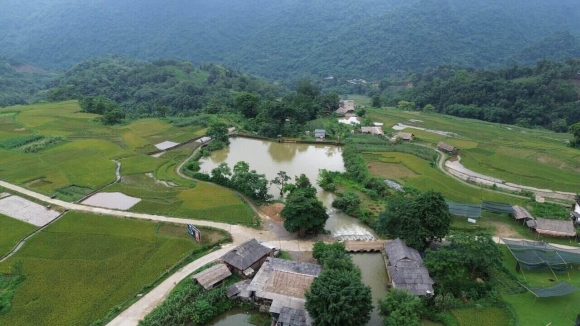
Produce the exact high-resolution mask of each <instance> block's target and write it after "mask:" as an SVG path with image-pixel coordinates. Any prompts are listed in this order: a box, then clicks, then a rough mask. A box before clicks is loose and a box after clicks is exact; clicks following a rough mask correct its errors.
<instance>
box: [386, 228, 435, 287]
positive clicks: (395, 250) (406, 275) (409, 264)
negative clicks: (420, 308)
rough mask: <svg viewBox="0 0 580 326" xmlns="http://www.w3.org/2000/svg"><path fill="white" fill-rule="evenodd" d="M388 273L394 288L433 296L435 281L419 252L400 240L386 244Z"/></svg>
mask: <svg viewBox="0 0 580 326" xmlns="http://www.w3.org/2000/svg"><path fill="white" fill-rule="evenodd" d="M385 252H386V253H387V257H388V264H387V272H388V274H389V278H390V280H391V284H392V286H393V287H394V288H398V289H407V290H408V291H409V292H410V293H413V294H415V295H432V294H433V284H435V282H433V279H431V277H430V276H429V271H428V270H427V268H426V267H425V266H423V259H422V258H421V255H420V254H419V252H418V251H417V250H415V249H413V248H410V247H408V246H407V245H406V244H405V242H404V241H403V240H401V239H399V238H397V239H395V240H393V241H391V242H387V243H385Z"/></svg>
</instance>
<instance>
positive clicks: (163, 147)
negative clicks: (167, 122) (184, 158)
mask: <svg viewBox="0 0 580 326" xmlns="http://www.w3.org/2000/svg"><path fill="white" fill-rule="evenodd" d="M177 145H179V143H175V142H172V141H168V140H167V141H164V142H162V143H159V144H157V145H155V147H157V149H160V150H162V151H163V150H166V149H168V148H171V147H173V146H177Z"/></svg>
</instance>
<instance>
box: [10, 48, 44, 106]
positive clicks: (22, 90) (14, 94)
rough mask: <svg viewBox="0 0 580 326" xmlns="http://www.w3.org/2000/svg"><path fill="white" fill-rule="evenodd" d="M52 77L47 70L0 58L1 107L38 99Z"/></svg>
mask: <svg viewBox="0 0 580 326" xmlns="http://www.w3.org/2000/svg"><path fill="white" fill-rule="evenodd" d="M51 78H52V75H51V74H49V73H48V72H46V71H42V70H40V69H37V68H34V67H32V66H28V65H25V64H22V63H19V62H14V61H9V60H6V59H3V58H0V107H3V106H9V105H16V104H28V103H32V102H34V101H36V100H38V99H39V98H41V97H42V95H40V94H39V92H41V91H42V90H43V89H44V88H45V83H46V82H47V81H49V80H50V79H51Z"/></svg>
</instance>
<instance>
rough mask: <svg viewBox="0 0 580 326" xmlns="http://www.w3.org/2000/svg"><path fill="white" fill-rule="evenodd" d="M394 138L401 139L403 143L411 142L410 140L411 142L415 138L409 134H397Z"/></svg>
mask: <svg viewBox="0 0 580 326" xmlns="http://www.w3.org/2000/svg"><path fill="white" fill-rule="evenodd" d="M395 137H396V138H400V139H402V140H404V141H411V140H413V139H414V138H415V135H413V134H412V133H410V132H398V133H397V134H396V135H395Z"/></svg>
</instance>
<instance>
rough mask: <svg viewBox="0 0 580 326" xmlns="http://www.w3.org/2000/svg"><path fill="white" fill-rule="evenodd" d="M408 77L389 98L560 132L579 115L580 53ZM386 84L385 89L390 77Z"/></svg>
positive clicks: (414, 106) (421, 107)
mask: <svg viewBox="0 0 580 326" xmlns="http://www.w3.org/2000/svg"><path fill="white" fill-rule="evenodd" d="M404 83H405V84H407V85H409V87H407V88H406V90H405V91H403V92H401V93H398V94H395V95H393V96H389V97H388V100H387V104H390V105H397V104H400V105H401V106H407V108H408V106H409V104H410V106H411V107H410V108H411V109H417V110H432V111H437V112H439V113H444V114H450V115H454V116H459V117H465V118H474V119H480V120H485V121H491V122H500V123H507V124H518V125H521V126H524V127H533V126H541V127H545V128H549V129H552V130H555V131H559V132H565V131H567V130H568V128H569V126H570V125H572V124H575V123H577V122H579V121H580V59H568V60H566V61H564V62H554V61H548V60H545V61H540V62H538V64H536V65H535V66H533V67H527V66H513V67H511V68H507V69H502V70H466V69H461V68H453V67H449V66H443V67H439V68H437V69H431V70H427V71H425V72H424V73H420V74H413V75H411V76H410V77H409V78H408V79H407V80H406V81H405V82H404ZM381 85H382V86H383V90H386V89H387V88H388V85H389V83H388V82H382V83H379V87H380V86H381ZM411 85H412V87H411ZM401 101H404V102H401Z"/></svg>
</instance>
